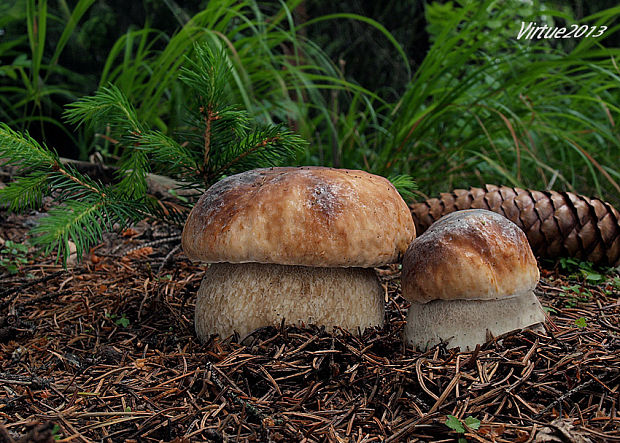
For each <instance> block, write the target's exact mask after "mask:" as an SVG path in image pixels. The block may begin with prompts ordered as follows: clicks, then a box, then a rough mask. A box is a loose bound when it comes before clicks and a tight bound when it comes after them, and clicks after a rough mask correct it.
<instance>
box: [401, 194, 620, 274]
mask: <svg viewBox="0 0 620 443" xmlns="http://www.w3.org/2000/svg"><path fill="white" fill-rule="evenodd" d="M410 208H411V214H412V215H413V220H414V221H415V225H416V232H417V233H418V235H420V234H422V232H424V231H425V230H426V229H427V228H428V227H429V226H430V225H431V224H433V223H434V222H435V221H436V220H438V219H439V218H440V217H442V216H444V215H446V214H449V213H451V212H454V211H458V210H462V209H488V210H490V211H493V212H497V213H498V214H501V215H503V216H504V217H506V218H508V219H509V220H511V221H512V222H513V223H515V224H516V225H517V226H519V228H521V229H522V230H523V232H525V234H526V236H527V239H528V241H529V242H530V246H531V247H532V250H533V251H534V254H536V255H537V256H539V257H544V258H551V259H554V258H558V257H574V258H578V259H581V260H587V261H591V262H593V263H595V264H598V265H602V266H618V265H620V213H619V212H618V211H617V210H616V209H615V208H614V207H613V206H611V204H609V203H607V202H604V201H602V200H599V199H596V198H589V197H585V196H583V195H578V194H573V193H572V192H556V191H544V192H540V191H532V190H527V189H520V188H510V187H507V186H495V185H485V187H484V189H483V188H470V189H469V190H465V189H455V190H454V191H452V192H449V193H442V194H441V196H440V197H439V198H432V199H429V200H426V201H424V202H421V203H414V204H412V205H411V206H410Z"/></svg>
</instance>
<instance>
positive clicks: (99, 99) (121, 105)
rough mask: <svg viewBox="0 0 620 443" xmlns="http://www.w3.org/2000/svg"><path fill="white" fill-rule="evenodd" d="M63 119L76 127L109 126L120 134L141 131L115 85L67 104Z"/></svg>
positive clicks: (126, 102)
mask: <svg viewBox="0 0 620 443" xmlns="http://www.w3.org/2000/svg"><path fill="white" fill-rule="evenodd" d="M64 117H65V120H66V121H67V122H69V123H73V124H75V125H77V127H80V126H82V125H85V126H87V127H90V128H96V127H98V126H103V125H110V127H111V128H112V129H113V130H115V131H118V132H120V133H123V132H134V133H140V132H141V130H142V125H141V124H140V121H139V118H138V114H137V113H136V110H135V108H134V107H133V105H132V104H131V103H130V102H129V100H128V99H127V97H126V96H125V94H123V92H122V91H121V90H120V89H119V88H118V87H117V86H115V85H109V86H107V87H102V88H100V89H99V90H98V91H97V92H96V93H95V94H94V95H93V96H87V97H82V98H80V99H79V100H77V101H75V102H73V103H70V104H68V105H67V109H66V110H65V112H64ZM123 135H126V134H123Z"/></svg>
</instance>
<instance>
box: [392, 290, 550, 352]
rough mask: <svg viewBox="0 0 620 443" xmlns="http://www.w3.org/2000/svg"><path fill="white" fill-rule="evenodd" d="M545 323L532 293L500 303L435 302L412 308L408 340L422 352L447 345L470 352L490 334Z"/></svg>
mask: <svg viewBox="0 0 620 443" xmlns="http://www.w3.org/2000/svg"><path fill="white" fill-rule="evenodd" d="M544 321H545V314H544V311H543V309H542V306H541V305H540V302H539V301H538V299H537V298H536V296H535V295H534V294H533V293H532V292H529V293H527V294H525V295H521V296H519V297H512V298H504V299H500V300H435V301H432V302H430V303H412V304H411V307H410V308H409V312H408V314H407V325H406V326H405V330H404V336H405V341H406V342H408V343H409V344H411V345H412V346H414V347H416V348H418V349H421V350H426V349H427V348H428V347H430V346H434V345H436V344H438V343H440V342H441V341H447V342H448V348H455V347H459V348H461V351H466V350H467V349H469V350H473V349H474V348H475V347H476V345H478V344H483V343H485V342H486V341H487V331H488V332H490V333H491V334H492V335H493V336H495V337H497V336H498V335H502V334H505V333H506V332H510V331H514V330H515V329H522V328H527V327H528V326H532V325H535V324H537V323H542V322H544Z"/></svg>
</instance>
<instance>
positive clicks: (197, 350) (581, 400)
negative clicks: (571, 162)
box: [0, 210, 620, 442]
mask: <svg viewBox="0 0 620 443" xmlns="http://www.w3.org/2000/svg"><path fill="white" fill-rule="evenodd" d="M40 216H41V214H40V213H32V214H26V215H12V214H7V213H6V212H5V211H3V210H0V238H2V239H3V240H2V241H6V240H11V241H14V242H22V241H23V240H24V239H25V238H26V236H27V231H28V228H29V226H32V224H33V223H36V220H37V217H40ZM179 233H180V232H179V231H178V229H175V228H170V227H166V226H162V225H159V224H147V223H141V224H139V225H137V226H135V227H133V228H131V229H127V230H125V231H124V232H122V233H119V234H106V236H105V239H104V242H102V243H101V244H100V245H98V246H97V247H96V248H93V250H91V251H90V252H89V253H88V254H86V255H85V256H84V257H83V259H82V261H80V262H78V263H75V264H72V265H71V266H70V267H69V268H68V269H63V268H62V266H60V265H59V264H58V263H56V262H55V260H54V257H41V256H38V257H37V256H34V255H33V254H32V253H29V254H28V255H27V257H26V258H27V263H25V264H22V265H21V266H20V271H19V273H18V274H15V275H9V274H7V273H6V272H5V273H4V274H2V275H0V441H29V442H35V441H41V442H42V441H54V439H56V441H106V442H117V441H127V442H132V441H135V442H137V441H144V442H149V441H175V442H189V441H192V442H193V441H215V442H223V441H246V440H247V441H260V442H268V441H271V442H285V441H295V442H297V441H307V442H315V441H316V442H319V441H334V442H370V441H384V442H400V441H457V440H458V439H459V438H464V439H466V440H467V441H470V442H475V441H479V442H487V441H497V442H507V441H510V442H515V441H516V442H528V441H537V442H563V441H576V442H587V441H601V442H610V441H620V417H619V416H618V406H619V403H620V402H619V400H620V338H619V333H620V321H619V319H620V304H619V303H618V295H619V294H618V287H617V286H614V284H613V278H614V277H615V278H616V279H617V278H618V277H617V274H615V275H611V276H607V277H606V278H605V279H603V280H600V281H593V282H588V281H587V280H585V279H584V278H583V276H582V275H580V274H578V275H577V276H575V275H568V274H567V273H562V272H560V271H559V270H558V267H557V266H556V267H550V266H546V267H547V268H549V269H543V270H542V278H541V282H540V284H539V286H538V288H537V291H536V294H537V295H538V297H539V298H540V300H541V303H542V304H543V306H545V307H546V308H549V310H550V312H549V315H548V319H547V322H546V323H545V326H544V330H543V331H538V332H533V331H529V330H525V331H515V332H512V333H509V334H506V335H504V336H502V337H495V338H493V339H492V340H491V341H490V342H488V343H487V344H485V345H484V346H482V347H479V348H478V349H476V350H475V351H473V352H458V350H454V349H446V346H444V345H439V346H436V347H434V348H432V349H430V350H429V351H427V352H419V351H416V350H414V349H412V348H411V347H408V346H405V345H404V344H403V342H402V339H401V331H402V328H403V325H404V322H405V315H406V312H407V308H408V304H407V302H406V301H405V300H404V299H403V298H402V297H401V296H400V287H399V281H400V274H399V271H398V268H397V267H386V268H382V269H379V270H378V273H379V274H380V278H381V282H382V285H383V286H384V288H385V297H386V307H387V310H386V316H387V318H386V320H387V321H386V326H385V327H384V328H383V329H380V330H371V331H366V332H365V333H364V334H363V335H361V336H357V335H352V334H349V333H347V332H346V331H340V330H338V331H335V332H334V333H327V332H326V331H324V330H321V329H319V328H316V327H313V326H308V327H305V328H297V327H291V326H286V325H280V327H277V328H276V327H268V328H263V329H260V330H257V331H255V332H254V333H253V334H252V335H251V336H250V337H248V338H246V339H245V340H243V341H242V342H241V343H239V342H238V338H235V337H232V338H228V339H226V340H221V339H219V338H214V339H212V340H211V341H210V342H208V343H201V342H199V341H198V339H197V338H196V335H195V332H194V329H193V312H194V303H195V297H196V292H197V290H198V286H199V284H200V281H201V277H202V274H203V272H204V267H203V266H200V265H198V264H194V263H191V262H190V261H188V260H187V259H186V258H185V256H184V255H183V252H182V251H181V250H180V248H179V247H178V244H179V238H178V234H179ZM4 257H5V258H8V256H6V255H5V256H4ZM3 271H4V270H3V269H0V272H3ZM616 283H617V280H616ZM450 416H453V417H450ZM20 439H21V440H20ZM463 441H465V440H463Z"/></svg>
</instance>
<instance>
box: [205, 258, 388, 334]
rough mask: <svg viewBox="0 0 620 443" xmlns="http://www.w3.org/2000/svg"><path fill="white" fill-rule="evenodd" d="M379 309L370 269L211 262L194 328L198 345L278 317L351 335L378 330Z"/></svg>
mask: <svg viewBox="0 0 620 443" xmlns="http://www.w3.org/2000/svg"><path fill="white" fill-rule="evenodd" d="M383 310H384V302H383V291H382V289H381V285H380V284H379V281H378V279H377V275H376V274H375V271H374V270H373V269H363V268H321V267H305V266H286V265H270V264H259V263H246V264H230V263H216V264H212V265H211V266H210V267H209V269H207V271H206V273H205V277H204V279H203V280H202V284H201V285H200V289H199V290H198V299H197V301H196V317H195V326H196V333H197V334H198V337H199V338H200V339H201V340H203V341H206V340H207V339H208V338H209V337H210V336H211V334H219V335H220V337H222V338H225V337H228V336H230V335H231V334H233V333H234V332H237V333H238V334H239V336H240V337H241V338H243V337H245V336H246V335H248V334H249V333H250V332H252V331H254V330H256V329H258V328H261V327H264V326H279V325H280V323H281V322H282V320H283V319H284V320H285V321H286V322H287V324H296V325H301V324H302V323H303V324H306V325H309V324H315V325H317V326H325V327H326V328H328V329H332V328H333V327H334V326H339V327H342V328H344V329H347V330H349V331H351V332H353V333H356V332H357V330H358V328H359V329H360V330H361V331H363V330H364V329H365V328H368V327H372V326H383Z"/></svg>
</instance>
